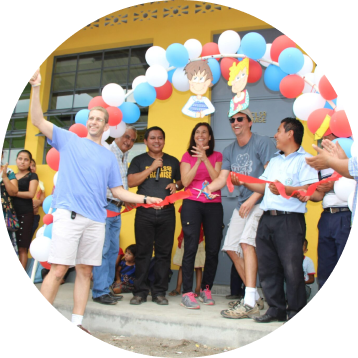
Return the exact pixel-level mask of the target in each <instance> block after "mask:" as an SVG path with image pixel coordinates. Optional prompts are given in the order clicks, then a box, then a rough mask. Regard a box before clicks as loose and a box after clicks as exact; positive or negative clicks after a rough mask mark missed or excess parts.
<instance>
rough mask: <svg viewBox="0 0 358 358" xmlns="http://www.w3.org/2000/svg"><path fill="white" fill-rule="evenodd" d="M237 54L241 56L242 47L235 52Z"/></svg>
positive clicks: (242, 52)
mask: <svg viewBox="0 0 358 358" xmlns="http://www.w3.org/2000/svg"><path fill="white" fill-rule="evenodd" d="M236 53H237V54H240V55H243V54H244V51H242V46H241V45H240V47H239V49H238V50H237V51H236Z"/></svg>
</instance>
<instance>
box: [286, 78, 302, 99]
mask: <svg viewBox="0 0 358 358" xmlns="http://www.w3.org/2000/svg"><path fill="white" fill-rule="evenodd" d="M304 87H305V81H304V79H303V78H302V77H301V76H298V75H288V76H286V77H284V78H283V79H282V81H281V82H280V92H281V94H282V95H283V96H284V97H286V98H296V97H298V96H299V95H300V94H301V93H302V91H303V88H304Z"/></svg>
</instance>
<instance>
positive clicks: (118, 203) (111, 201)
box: [107, 199, 123, 208]
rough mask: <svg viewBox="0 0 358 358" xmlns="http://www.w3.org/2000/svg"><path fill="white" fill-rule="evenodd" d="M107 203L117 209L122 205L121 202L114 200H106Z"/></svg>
mask: <svg viewBox="0 0 358 358" xmlns="http://www.w3.org/2000/svg"><path fill="white" fill-rule="evenodd" d="M107 202H109V203H111V204H114V205H115V206H117V207H118V208H120V207H121V206H122V205H123V201H116V200H112V199H107Z"/></svg>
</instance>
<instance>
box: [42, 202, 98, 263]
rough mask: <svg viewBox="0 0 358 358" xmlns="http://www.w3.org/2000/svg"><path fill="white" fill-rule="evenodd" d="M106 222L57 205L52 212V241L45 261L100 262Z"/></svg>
mask: <svg viewBox="0 0 358 358" xmlns="http://www.w3.org/2000/svg"><path fill="white" fill-rule="evenodd" d="M104 235H105V223H100V222H97V221H93V220H91V219H88V218H86V217H84V216H82V215H80V214H76V218H75V219H71V211H69V210H65V209H57V210H56V211H55V212H54V214H53V229H52V240H51V241H52V242H51V247H50V255H49V258H48V262H49V263H52V264H60V265H69V266H74V265H78V264H82V265H89V266H100V265H101V264H102V250H103V244H104Z"/></svg>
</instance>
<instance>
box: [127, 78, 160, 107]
mask: <svg viewBox="0 0 358 358" xmlns="http://www.w3.org/2000/svg"><path fill="white" fill-rule="evenodd" d="M133 96H134V99H135V101H136V102H137V103H138V104H139V105H140V106H143V107H147V106H150V105H151V104H153V103H154V101H155V99H156V98H157V92H156V91H155V88H154V87H153V86H151V85H150V84H149V83H148V82H144V83H140V84H139V85H138V86H137V87H136V88H135V90H134V92H133Z"/></svg>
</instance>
